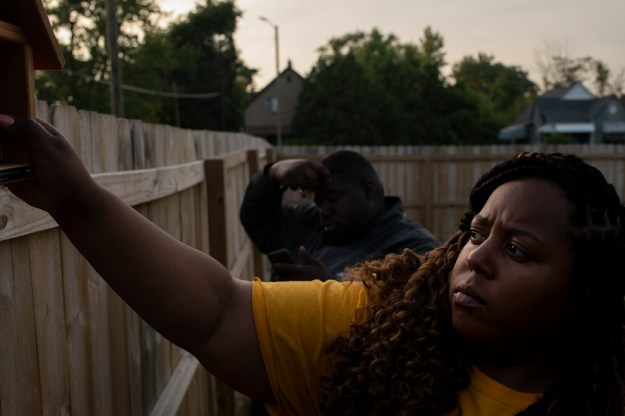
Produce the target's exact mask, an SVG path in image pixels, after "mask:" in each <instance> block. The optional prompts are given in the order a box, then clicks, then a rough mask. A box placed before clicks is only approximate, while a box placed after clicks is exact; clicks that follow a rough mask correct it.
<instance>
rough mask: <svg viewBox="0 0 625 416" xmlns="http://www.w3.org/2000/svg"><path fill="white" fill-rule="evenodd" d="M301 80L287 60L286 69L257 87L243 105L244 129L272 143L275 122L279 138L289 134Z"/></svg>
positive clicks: (275, 139)
mask: <svg viewBox="0 0 625 416" xmlns="http://www.w3.org/2000/svg"><path fill="white" fill-rule="evenodd" d="M303 82H304V78H302V76H301V75H300V74H298V73H297V72H296V71H295V70H294V69H293V68H292V67H291V62H290V61H289V64H288V66H287V68H286V69H285V70H284V71H282V72H281V73H280V75H278V76H277V77H276V78H274V79H273V80H272V81H271V82H270V83H269V84H268V85H267V86H265V88H263V89H262V90H260V91H259V92H258V93H257V94H256V95H255V96H254V97H253V98H252V100H251V101H250V102H249V104H248V105H247V106H246V107H245V112H244V116H245V131H246V132H247V133H249V134H252V135H254V136H259V137H264V138H265V139H267V140H269V141H270V142H272V143H274V144H276V143H277V137H278V125H279V126H280V127H281V131H280V133H281V135H282V137H285V136H289V135H290V134H291V122H292V121H293V116H294V115H295V107H296V106H297V100H298V99H299V94H300V92H301V91H302V84H303ZM278 97H279V99H278ZM278 102H279V103H280V107H279V109H280V113H278ZM278 120H279V123H278Z"/></svg>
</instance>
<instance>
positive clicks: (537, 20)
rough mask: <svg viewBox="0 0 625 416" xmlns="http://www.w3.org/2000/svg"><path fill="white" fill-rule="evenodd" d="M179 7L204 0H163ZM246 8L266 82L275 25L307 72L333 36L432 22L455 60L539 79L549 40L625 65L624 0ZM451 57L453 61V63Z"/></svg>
mask: <svg viewBox="0 0 625 416" xmlns="http://www.w3.org/2000/svg"><path fill="white" fill-rule="evenodd" d="M157 1H158V3H160V5H161V7H162V9H163V10H165V11H172V12H174V14H176V15H180V14H185V13H187V12H189V11H190V10H192V9H193V8H194V6H195V4H196V3H197V0H157ZM235 4H236V5H237V7H238V8H239V9H240V10H241V11H242V12H243V17H242V18H241V19H240V20H239V27H238V30H237V33H236V38H235V42H236V44H237V47H238V49H239V52H240V57H241V58H242V59H243V61H244V62H245V63H246V65H247V66H249V67H253V68H257V69H258V70H259V74H258V75H257V77H256V79H255V82H256V87H257V89H260V88H262V87H264V86H265V85H266V83H267V82H269V81H270V80H271V79H272V78H273V77H274V76H275V73H276V67H275V48H274V37H273V33H274V32H273V28H272V27H271V26H270V25H269V24H267V23H266V22H263V21H261V20H260V19H259V17H260V16H265V17H266V18H267V19H269V20H270V21H272V22H273V23H275V24H277V25H278V27H279V33H280V61H281V62H280V66H281V69H284V68H285V67H286V65H287V61H288V60H289V59H290V60H291V62H292V65H293V68H294V69H295V70H296V71H298V72H299V73H300V74H301V75H303V76H306V75H307V74H308V72H309V71H310V69H311V68H312V66H313V65H314V64H315V62H316V60H317V57H318V53H317V49H318V48H319V47H320V46H323V45H325V44H326V43H327V42H328V40H330V38H332V37H338V36H342V35H344V34H347V33H352V32H355V31H364V32H370V31H371V30H372V29H373V28H378V29H379V30H380V31H381V32H382V33H383V34H385V35H388V34H390V33H392V34H394V35H396V36H397V37H398V38H399V41H400V42H401V43H418V42H419V39H420V38H421V37H422V34H423V30H424V28H425V27H427V26H431V27H432V29H433V30H434V31H435V32H438V33H440V34H441V35H442V36H443V38H444V41H445V47H444V51H445V53H446V61H447V63H448V64H453V63H456V62H458V61H459V60H460V59H462V58H463V57H464V56H466V55H473V56H475V55H477V53H478V52H485V53H487V54H490V55H493V56H494V57H495V60H496V61H498V62H502V63H503V64H505V65H517V66H520V67H522V68H523V69H524V70H526V71H528V72H529V74H530V78H531V79H532V80H533V81H534V82H536V83H539V81H540V80H539V77H538V74H537V72H536V54H537V53H539V52H540V51H544V50H545V44H546V43H547V42H551V43H554V42H555V43H558V44H560V45H562V46H564V48H565V49H566V50H567V51H568V52H569V55H570V56H571V57H581V56H586V55H590V56H592V57H593V58H595V59H599V60H601V61H603V62H605V63H606V64H607V65H608V66H609V68H610V69H611V71H612V72H613V73H616V72H619V71H620V70H622V69H623V68H625V0H595V1H590V0H551V1H549V2H545V1H543V0H540V1H539V0H523V1H521V0H436V1H432V0H429V1H425V0H385V1H382V0H315V1H311V0H295V1H285V0H282V1H279V0H237V1H236V2H235ZM450 66H451V65H448V67H447V70H448V69H449V67H450Z"/></svg>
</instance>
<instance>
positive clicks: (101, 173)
mask: <svg viewBox="0 0 625 416" xmlns="http://www.w3.org/2000/svg"><path fill="white" fill-rule="evenodd" d="M38 107H39V108H38V113H39V116H40V117H41V118H44V119H46V120H49V121H51V122H52V124H54V125H55V126H57V128H59V129H60V130H61V131H62V132H63V133H64V134H65V136H66V137H67V138H68V139H69V140H70V142H71V143H72V144H73V146H74V147H75V148H76V150H77V151H78V152H79V154H80V155H81V157H82V159H83V161H84V162H85V164H86V165H87V167H88V169H89V170H90V172H91V173H92V174H93V176H94V178H95V180H96V181H97V182H98V183H100V184H102V185H103V186H105V187H106V188H108V189H110V190H111V191H112V192H114V193H115V194H117V195H118V196H120V197H121V198H122V199H123V200H125V201H126V202H127V203H128V204H130V205H131V206H133V207H134V208H135V209H136V210H137V211H138V212H140V213H141V214H143V215H144V216H145V217H147V218H148V219H150V220H151V221H153V222H154V223H155V224H157V225H158V226H159V227H161V228H163V229H164V230H165V231H167V232H168V233H170V234H171V235H173V236H174V237H176V238H178V239H180V240H181V241H183V242H185V243H187V244H189V245H191V246H193V247H196V248H197V249H199V250H202V251H204V252H207V253H209V254H211V255H212V256H213V257H215V258H216V259H218V260H219V261H220V262H222V263H223V264H224V265H226V267H227V268H228V269H229V270H230V272H231V273H232V274H233V275H234V276H235V277H240V278H244V279H249V278H250V277H251V276H254V275H262V273H263V271H264V270H265V269H266V268H265V266H266V263H265V261H264V258H263V257H262V256H261V255H260V254H259V253H258V252H257V251H256V250H255V249H254V247H253V246H252V244H251V243H250V241H249V239H248V238H247V237H246V235H245V233H244V231H243V229H242V227H241V225H240V223H239V219H238V211H239V206H240V203H241V200H242V196H243V192H244V189H245V186H246V185H247V183H248V181H249V178H250V175H252V174H253V173H254V172H257V171H258V170H259V169H260V168H261V167H262V166H263V165H264V164H265V163H266V162H268V161H273V160H275V159H276V158H277V157H280V158H286V157H293V156H306V157H312V158H320V157H321V155H323V154H325V153H326V152H328V151H330V150H333V149H331V148H323V147H321V148H312V147H306V148H303V147H284V148H281V149H280V154H279V155H276V152H275V149H273V148H271V146H269V145H268V144H267V143H266V142H265V141H264V140H261V139H258V138H254V137H250V136H247V135H245V134H239V133H219V132H209V131H191V130H184V129H178V128H174V127H169V126H161V125H151V124H146V123H141V122H138V121H134V120H124V119H116V118H114V117H112V116H108V115H102V114H96V113H91V112H84V111H77V110H76V109H74V108H71V107H65V106H52V107H48V106H47V105H46V104H44V103H39V105H38ZM531 149H539V150H547V151H563V152H570V153H576V154H579V155H580V156H582V157H584V158H585V159H586V160H588V161H589V162H591V163H592V164H594V165H596V166H597V167H599V168H600V169H601V170H602V171H603V172H604V173H605V174H606V176H607V177H608V180H609V181H611V182H612V183H614V185H615V186H616V189H617V191H618V192H619V194H620V195H621V196H624V195H625V147H623V146H608V145H593V146H567V147H542V148H536V147H532V148H531ZM356 150H359V151H360V152H361V153H363V154H365V155H366V156H367V157H368V158H369V159H370V160H371V161H372V162H373V164H374V166H375V167H376V169H377V170H378V172H379V174H380V177H381V179H382V182H383V183H384V185H385V188H386V191H387V193H388V194H395V195H398V196H400V197H402V199H403V200H404V204H405V207H406V212H407V214H408V216H409V217H410V218H412V219H414V220H415V221H418V222H421V223H423V224H424V225H425V226H426V227H428V228H429V229H430V230H432V231H433V232H434V233H435V234H436V235H437V236H439V237H440V238H441V239H445V238H446V237H447V236H448V235H449V234H450V233H451V232H452V230H453V229H454V228H455V227H456V223H457V221H458V219H459V218H460V216H461V215H462V214H463V212H464V210H465V209H466V201H467V198H468V192H469V190H470V188H471V186H472V185H473V183H474V182H475V181H476V180H477V178H478V177H479V176H480V175H481V174H482V173H483V172H484V171H485V170H487V169H488V168H490V167H491V166H492V165H493V164H495V163H497V162H499V161H501V160H504V159H506V158H508V157H509V156H511V155H512V154H513V153H515V152H517V151H520V150H530V149H524V148H521V147H512V146H496V147H379V148H364V147H362V148H356ZM94 238H97V236H94ZM0 357H2V359H1V360H0V415H2V416H14V415H28V416H31V415H95V416H98V415H107V416H108V415H116V416H117V415H122V416H123V415H150V416H161V415H179V416H196V415H200V416H204V415H220V416H221V415H234V414H237V413H239V414H240V413H241V412H239V411H238V410H237V409H236V403H237V402H236V401H235V395H234V394H233V392H232V391H231V390H230V389H228V388H227V387H225V386H223V385H221V384H220V383H219V382H217V381H215V380H214V379H213V378H212V377H211V376H210V375H209V374H208V373H207V372H206V371H205V370H204V369H203V368H202V367H201V366H200V365H199V364H198V362H197V360H195V359H194V358H193V357H192V356H190V355H189V354H188V353H187V352H185V351H183V350H181V349H179V348H178V347H176V346H174V345H172V344H171V343H169V342H168V341H166V340H165V339H164V338H163V337H161V336H160V335H159V334H158V333H156V332H155V331H154V330H153V329H152V328H150V327H149V326H148V325H147V324H146V323H145V322H143V321H142V320H141V319H140V318H139V317H138V316H137V315H136V314H135V313H134V312H133V311H132V310H130V309H129V308H128V307H127V306H126V305H125V304H124V303H123V302H122V301H121V300H120V299H119V298H118V297H117V295H116V294H115V293H113V292H112V291H111V290H110V289H109V288H108V286H107V285H106V284H105V283H104V281H103V280H102V279H101V278H100V277H99V276H98V275H97V274H96V273H95V271H94V270H93V269H92V268H91V267H90V266H89V265H88V264H87V263H86V262H85V260H84V259H83V258H82V257H81V256H80V255H79V254H78V252H77V251H76V250H75V249H74V248H73V247H72V245H71V243H70V242H69V241H68V240H67V238H66V237H65V236H64V235H63V233H62V232H60V231H59V229H58V227H57V225H56V224H55V223H54V221H53V220H52V219H51V218H50V217H49V216H48V215H47V214H45V213H43V212H41V211H38V210H36V209H34V208H31V207H28V206H26V205H25V204H24V203H22V202H21V201H19V200H17V199H16V198H15V197H13V196H12V195H11V194H10V193H9V192H8V191H6V190H5V189H2V188H1V187H0Z"/></svg>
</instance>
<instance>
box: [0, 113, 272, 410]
mask: <svg viewBox="0 0 625 416" xmlns="http://www.w3.org/2000/svg"><path fill="white" fill-rule="evenodd" d="M38 114H39V116H40V117H41V118H43V119H46V120H48V121H50V122H52V124H54V125H55V126H56V127H57V128H58V129H60V130H61V131H62V132H63V134H65V135H66V137H67V138H68V139H69V140H70V142H71V143H72V144H73V146H74V147H75V149H76V150H77V151H78V152H79V154H80V155H81V157H82V159H83V161H84V162H85V164H86V166H87V168H88V169H89V171H90V172H91V173H92V174H93V176H94V178H95V179H96V181H97V182H98V183H100V184H101V185H103V186H104V187H106V188H108V189H110V190H111V191H113V192H114V193H115V194H117V195H118V196H120V197H121V198H122V199H123V200H125V201H126V202H127V203H128V204H130V205H132V206H133V207H134V208H135V209H136V210H137V211H138V212H140V213H141V214H143V215H144V216H145V217H147V218H148V219H150V220H151V221H152V222H154V223H155V224H157V225H158V226H159V227H161V228H163V229H164V230H165V231H167V232H168V233H170V234H171V235H173V236H174V237H176V238H178V239H180V240H181V241H183V242H185V243H187V244H189V245H191V246H193V247H195V248H197V249H200V250H202V251H204V252H207V253H210V254H211V255H213V256H214V257H216V258H217V259H218V260H219V261H221V262H222V263H223V264H224V265H226V266H227V267H228V268H229V270H230V272H231V273H232V274H233V275H234V276H241V277H244V278H250V277H252V276H254V275H259V274H261V273H262V271H260V270H261V269H262V267H263V264H262V259H261V257H260V256H259V255H258V253H257V252H256V253H255V250H254V248H253V247H252V244H251V243H250V241H249V240H248V239H247V238H245V233H244V231H243V230H242V228H241V226H240V225H239V221H238V207H239V204H240V202H241V198H242V193H243V190H244V189H245V185H246V184H247V182H248V181H249V178H250V175H251V174H253V173H254V172H256V170H257V169H258V167H259V166H260V165H261V164H264V163H266V162H267V160H268V159H267V158H268V157H269V158H271V157H272V156H271V155H272V154H273V153H272V151H271V148H270V146H269V145H268V144H267V143H266V142H265V141H264V140H261V139H258V138H254V137H251V136H246V135H244V134H233V133H218V132H207V131H190V130H183V129H176V128H173V127H169V126H157V125H150V124H144V123H140V122H138V121H131V120H123V119H115V118H114V117H111V116H108V115H103V114H96V113H91V112H83V111H77V110H76V109H74V108H71V107H64V106H52V107H51V108H48V106H47V105H45V104H43V103H39V108H38ZM94 238H97V236H94ZM224 242H226V243H227V244H224ZM0 357H2V359H1V360H0V414H1V415H3V416H13V415H25V416H26V415H28V416H32V415H94V416H97V415H107V416H108V415H151V416H160V415H163V416H164V415H180V416H186V415H189V416H191V415H193V416H196V415H234V414H236V410H235V401H234V395H233V393H232V391H231V390H230V389H228V388H227V387H225V386H223V385H221V384H220V383H218V382H216V381H215V380H214V379H213V378H212V377H211V376H210V375H209V374H208V373H207V372H206V371H205V370H204V369H203V368H202V367H201V366H200V365H198V362H197V360H195V358H193V357H192V356H191V355H190V354H188V353H187V352H185V351H183V350H181V349H180V348H178V347H176V346H175V345H173V344H171V343H169V342H168V341H167V340H165V339H164V338H163V337H162V336H161V335H159V334H158V333H157V332H155V331H154V330H153V329H152V328H151V327H150V326H149V325H147V324H146V323H145V322H143V321H142V320H141V319H140V318H139V317H138V316H137V315H136V314H135V313H134V312H133V311H132V310H131V309H130V308H128V307H127V306H126V305H125V304H124V303H123V302H122V301H121V299H120V298H119V297H118V296H117V295H116V294H115V293H114V292H112V290H111V289H110V288H109V287H108V286H107V285H106V283H105V282H104V281H103V280H102V279H101V278H100V277H99V276H98V275H97V274H96V272H95V271H94V270H93V269H92V268H91V267H90V266H89V265H88V264H87V263H86V261H85V260H84V259H83V258H82V257H81V256H80V254H79V253H78V252H77V251H76V250H75V249H74V247H73V246H72V245H71V243H70V242H69V240H68V239H67V238H66V237H65V236H64V234H63V233H62V232H60V231H59V229H58V227H57V225H56V223H55V222H54V221H53V220H52V219H51V218H50V217H49V216H48V215H47V214H45V213H43V212H41V211H39V210H37V209H34V208H31V207H29V206H27V205H26V204H24V203H23V202H21V201H20V200H18V199H16V198H15V197H13V196H12V195H11V194H10V193H9V192H8V191H7V190H6V189H1V190H0Z"/></svg>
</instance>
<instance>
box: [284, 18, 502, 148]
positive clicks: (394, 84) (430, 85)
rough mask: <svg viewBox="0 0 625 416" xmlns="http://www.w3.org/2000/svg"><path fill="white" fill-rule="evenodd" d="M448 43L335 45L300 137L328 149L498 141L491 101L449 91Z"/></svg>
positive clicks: (307, 92)
mask: <svg viewBox="0 0 625 416" xmlns="http://www.w3.org/2000/svg"><path fill="white" fill-rule="evenodd" d="M443 46H444V42H443V38H442V36H441V35H440V34H438V33H436V32H434V31H432V30H431V29H430V28H429V27H428V28H426V29H425V31H424V34H423V38H422V39H421V41H420V43H419V45H414V44H410V43H408V44H402V43H400V42H399V41H398V39H397V38H396V37H395V36H393V35H388V36H384V35H383V34H381V33H380V32H379V31H378V30H373V31H372V32H371V33H369V34H365V33H362V32H356V33H351V34H347V35H345V36H342V37H339V38H335V39H331V40H330V41H329V42H328V44H327V45H326V46H324V47H322V48H321V49H320V56H319V59H318V61H317V63H316V65H315V66H314V67H313V69H312V71H311V73H310V75H309V76H308V78H307V79H306V81H305V82H304V86H303V90H302V93H301V95H300V99H299V104H298V107H297V111H296V114H295V119H294V121H293V128H294V137H296V138H297V137H301V138H306V140H307V141H310V140H316V141H317V143H319V144H328V145H348V144H360V145H382V144H384V145H388V144H467V143H486V142H491V141H494V140H495V139H496V134H497V132H498V130H499V128H500V127H501V124H502V123H497V122H496V121H495V120H494V118H493V116H492V115H491V114H489V113H488V111H486V109H485V108H486V107H485V104H484V102H483V101H484V100H482V99H481V97H479V96H478V95H476V94H474V93H471V92H468V91H466V90H465V89H463V88H458V87H456V86H450V85H447V83H446V81H445V78H444V76H443V75H442V67H443V66H444V65H445V60H444V56H445V55H444V52H443Z"/></svg>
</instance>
